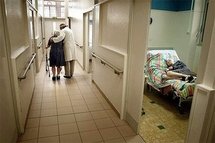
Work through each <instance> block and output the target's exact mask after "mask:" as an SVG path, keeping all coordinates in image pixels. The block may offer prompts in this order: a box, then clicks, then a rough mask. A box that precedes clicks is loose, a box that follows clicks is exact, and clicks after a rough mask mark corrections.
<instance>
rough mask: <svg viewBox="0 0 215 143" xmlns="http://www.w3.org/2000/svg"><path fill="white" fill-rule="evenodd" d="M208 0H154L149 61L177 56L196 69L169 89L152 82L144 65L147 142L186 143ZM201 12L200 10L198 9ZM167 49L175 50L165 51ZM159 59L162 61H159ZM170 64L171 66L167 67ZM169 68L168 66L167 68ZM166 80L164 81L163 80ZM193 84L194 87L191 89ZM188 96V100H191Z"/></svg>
mask: <svg viewBox="0 0 215 143" xmlns="http://www.w3.org/2000/svg"><path fill="white" fill-rule="evenodd" d="M161 3H162V5H161ZM207 6H208V2H207V1H205V0H204V1H201V2H198V3H194V1H192V0H189V1H186V2H185V1H184V2H179V1H178V2H176V1H165V0H160V1H156V0H154V1H152V3H151V20H150V21H151V22H150V26H149V41H148V50H147V60H146V61H147V62H146V63H145V67H149V66H151V63H150V61H152V60H154V59H156V58H155V57H156V56H159V57H162V58H164V60H163V61H164V62H165V60H168V59H169V58H170V57H174V59H173V63H175V62H177V61H182V62H183V63H185V64H186V66H187V67H188V68H189V69H190V70H191V71H192V72H193V75H192V77H194V79H193V80H191V81H188V80H185V81H183V83H182V82H181V81H177V83H179V82H180V84H181V85H183V88H182V86H180V90H179V89H177V87H176V86H175V85H176V83H175V82H174V83H173V82H171V83H169V85H168V86H167V88H163V86H164V85H163V84H162V85H159V86H158V85H155V84H152V83H153V82H154V83H156V81H155V80H154V79H153V78H152V76H151V75H149V74H148V75H147V68H145V74H146V75H147V76H146V77H145V81H146V82H145V88H144V90H145V91H144V96H143V108H142V109H143V111H142V117H141V119H140V124H139V134H140V135H141V136H142V137H143V138H144V140H145V141H146V142H165V143H169V142H184V141H185V137H186V134H187V128H188V121H189V114H190V108H191V104H192V98H193V93H194V88H195V80H196V78H197V76H198V75H196V74H195V73H197V69H198V63H199V55H200V51H201V47H202V41H203V34H204V25H205V21H206V15H207ZM198 8H200V9H201V10H200V11H201V13H199V9H198ZM164 51H165V52H166V51H171V52H172V51H173V52H174V53H175V54H176V55H177V57H178V58H175V57H176V56H175V55H174V56H171V54H172V53H171V52H167V54H166V53H165V54H163V53H164ZM156 62H160V60H159V61H156ZM167 67H168V66H167ZM167 67H166V68H167ZM162 82H163V81H162ZM188 85H190V88H189V89H186V87H188ZM191 87H192V90H190V89H191ZM182 90H183V91H188V92H189V93H187V95H186V97H184V98H183V97H181V96H182V93H181V91H182ZM188 98H189V100H188Z"/></svg>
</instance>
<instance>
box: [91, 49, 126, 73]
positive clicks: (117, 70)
mask: <svg viewBox="0 0 215 143" xmlns="http://www.w3.org/2000/svg"><path fill="white" fill-rule="evenodd" d="M91 54H92V57H94V58H98V59H99V60H100V61H101V63H102V64H103V65H107V66H108V67H110V68H111V69H113V70H114V73H115V74H117V75H120V74H123V71H122V70H120V69H119V68H117V67H116V66H114V65H112V64H111V63H109V62H107V61H106V60H104V59H103V58H101V57H100V56H98V55H96V54H95V53H91Z"/></svg>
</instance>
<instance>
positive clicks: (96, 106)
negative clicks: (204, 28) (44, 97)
mask: <svg viewBox="0 0 215 143" xmlns="http://www.w3.org/2000/svg"><path fill="white" fill-rule="evenodd" d="M87 106H88V108H89V110H90V111H99V110H104V108H103V107H102V105H101V104H99V103H98V104H87Z"/></svg>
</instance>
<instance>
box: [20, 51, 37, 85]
mask: <svg viewBox="0 0 215 143" xmlns="http://www.w3.org/2000/svg"><path fill="white" fill-rule="evenodd" d="M36 55H37V54H36V53H34V54H33V55H32V57H31V60H30V61H29V63H28V65H27V66H26V68H25V70H24V72H23V74H22V75H21V76H18V79H19V80H20V81H21V80H23V79H26V75H27V72H28V70H29V69H30V67H31V64H32V63H33V62H34V59H35V58H36Z"/></svg>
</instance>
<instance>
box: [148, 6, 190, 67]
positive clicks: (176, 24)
mask: <svg viewBox="0 0 215 143" xmlns="http://www.w3.org/2000/svg"><path fill="white" fill-rule="evenodd" d="M151 17H152V18H153V23H152V24H151V25H150V28H149V44H148V47H160V48H162V47H172V48H174V49H175V50H176V52H177V54H178V56H179V57H180V59H181V60H182V61H183V62H185V63H188V55H189V51H190V48H189V46H190V43H189V40H190V35H189V33H188V32H190V31H189V30H190V29H189V26H190V25H189V24H190V11H183V12H172V11H164V10H151Z"/></svg>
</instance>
